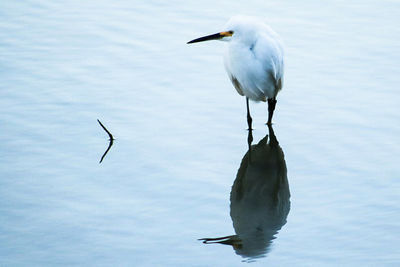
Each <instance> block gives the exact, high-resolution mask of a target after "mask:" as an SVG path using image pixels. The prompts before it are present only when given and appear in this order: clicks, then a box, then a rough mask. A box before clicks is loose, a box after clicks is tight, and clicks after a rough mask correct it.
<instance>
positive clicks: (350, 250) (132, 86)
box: [0, 0, 400, 266]
mask: <svg viewBox="0 0 400 267" xmlns="http://www.w3.org/2000/svg"><path fill="white" fill-rule="evenodd" d="M399 11H400V4H399V3H398V2H396V1H355V2H352V3H348V2H347V1H335V2H334V3H320V2H318V1H302V2H301V3H300V2H299V3H292V2H290V1H280V2H279V3H278V2H276V3H275V2H267V3H265V2H264V1H249V2H246V5H244V4H243V3H232V2H231V1H219V2H215V1H200V2H196V3H187V1H169V2H168V3H167V2H162V1H146V2H145V3H144V2H143V3H142V2H140V1H84V2H82V1H68V2H61V1H51V2H49V1H39V0H37V1H2V2H1V3H0V18H1V20H0V40H1V41H0V80H1V82H0V125H1V131H0V138H1V140H2V142H1V144H0V151H1V153H0V244H2V245H1V246H0V265H1V266H55V265H67V266H70V265H92V266H111V265H119V266H132V265H135V266H235V265H239V264H245V263H242V261H245V262H251V264H252V265H270V266H338V265H344V266H396V265H397V264H398V262H399V261H400V257H399V256H398V251H399V248H400V242H399V238H398V233H399V227H400V224H399V219H400V218H399V211H400V209H399V204H398V203H399V201H400V197H399V196H400V194H399V192H400V182H399V180H398V177H399V174H400V172H399V167H398V162H399V158H400V142H399V136H400V124H399V122H400V115H399V114H400V110H399V105H398V103H399V102H400V99H399V94H398V93H397V91H398V85H399V84H400V78H399V77H400V76H399V75H398V67H399V63H398V62H400V52H399V51H400V50H399V42H398V41H399V40H400V27H399V21H398V14H399ZM238 13H242V14H249V15H256V16H263V17H265V18H266V19H267V20H268V21H269V24H270V25H271V26H272V27H273V28H274V29H275V30H276V31H277V32H279V34H280V35H281V36H282V38H283V40H284V41H285V44H286V52H287V53H286V73H285V84H284V89H283V91H282V92H281V93H280V95H279V96H278V104H277V110H276V113H275V115H274V121H275V124H274V128H273V130H274V133H275V136H276V138H277V140H278V141H279V147H280V149H281V150H282V152H283V154H284V161H285V165H286V169H287V175H286V177H287V181H288V188H290V200H289V201H290V212H288V214H287V217H286V218H285V221H286V222H285V223H283V221H281V224H282V226H281V229H280V230H278V228H279V227H278V228H276V229H275V230H276V232H277V233H276V234H274V238H271V239H270V242H267V246H266V247H265V248H263V249H262V250H261V253H259V255H257V256H254V255H253V256H250V257H249V256H248V255H246V254H244V253H238V251H237V249H235V247H233V246H230V245H221V244H203V243H202V242H201V241H198V240H197V239H199V238H204V237H222V236H230V235H235V234H237V233H236V232H235V230H237V227H236V228H235V222H234V221H232V218H231V195H230V194H231V190H232V185H234V182H235V179H236V178H237V175H238V170H239V169H240V166H241V162H242V159H243V157H244V156H245V155H246V153H247V152H248V144H247V134H248V132H247V131H246V126H247V125H246V117H245V115H246V114H245V111H246V110H245V100H244V99H243V98H242V97H240V96H239V95H237V93H236V92H235V90H234V89H233V87H232V85H231V84H230V82H229V80H228V78H227V76H226V74H225V72H224V69H223V64H222V53H223V48H224V44H223V43H220V42H208V43H202V44H199V45H196V46H194V45H193V46H188V45H186V42H187V41H188V40H191V39H193V38H196V37H199V36H203V35H205V34H210V33H214V32H217V31H219V30H220V29H221V28H222V26H223V25H224V23H225V21H226V20H227V19H228V18H229V17H230V16H231V15H234V14H238ZM251 111H252V115H253V126H254V128H255V130H254V131H253V136H254V142H253V144H254V145H255V144H258V143H259V142H260V140H262V139H263V138H264V137H265V136H266V135H267V134H268V132H269V130H268V128H267V127H266V126H265V124H264V123H265V121H266V119H267V117H266V114H267V107H266V105H265V104H254V103H253V104H252V105H251ZM97 119H100V120H101V121H102V122H103V123H104V125H105V126H106V127H107V128H108V129H109V130H110V132H112V134H113V135H114V137H115V141H114V145H113V147H112V148H111V150H110V152H109V154H108V155H107V156H106V158H105V159H104V161H103V162H102V163H101V164H99V163H98V162H99V160H100V157H101V155H102V154H103V152H104V150H105V149H106V148H107V145H108V136H107V134H106V133H105V132H104V131H103V129H102V128H101V127H100V126H99V125H98V123H97V121H96V120H97ZM234 187H235V186H234ZM246 216H248V215H246ZM275 230H274V231H275ZM250 240H251V238H250Z"/></svg>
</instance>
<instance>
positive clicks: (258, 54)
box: [188, 16, 284, 129]
mask: <svg viewBox="0 0 400 267" xmlns="http://www.w3.org/2000/svg"><path fill="white" fill-rule="evenodd" d="M208 40H222V41H228V42H229V44H228V45H227V49H226V53H225V56H224V62H225V69H226V71H227V72H228V76H229V78H230V79H231V81H232V84H233V86H234V87H235V89H236V90H237V92H238V93H239V94H240V95H242V96H246V105H247V122H248V124H249V128H250V129H251V122H252V119H251V116H250V110H249V99H251V100H253V101H257V102H258V101H264V102H266V101H267V100H268V124H271V121H272V116H273V113H274V110H275V105H276V96H277V94H278V92H279V90H281V89H282V85H283V65H284V63H283V46H282V43H281V40H280V38H279V36H278V35H277V34H276V33H275V32H274V31H273V30H272V29H271V28H270V27H269V26H268V25H266V24H265V23H264V22H263V21H262V20H259V19H256V18H253V17H246V16H235V17H232V18H231V19H230V20H229V21H228V23H227V25H226V26H225V31H223V32H219V33H216V34H211V35H208V36H204V37H201V38H197V39H194V40H192V41H190V42H188V44H191V43H197V42H202V41H208Z"/></svg>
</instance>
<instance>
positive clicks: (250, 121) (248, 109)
mask: <svg viewBox="0 0 400 267" xmlns="http://www.w3.org/2000/svg"><path fill="white" fill-rule="evenodd" d="M246 106H247V125H248V126H249V130H252V129H253V128H252V127H251V123H252V122H253V119H252V118H251V116H250V108H249V98H248V97H246Z"/></svg>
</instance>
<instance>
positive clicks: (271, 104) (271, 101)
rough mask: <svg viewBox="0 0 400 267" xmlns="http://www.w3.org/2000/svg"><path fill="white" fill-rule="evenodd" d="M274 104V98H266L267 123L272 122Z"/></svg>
mask: <svg viewBox="0 0 400 267" xmlns="http://www.w3.org/2000/svg"><path fill="white" fill-rule="evenodd" d="M275 106H276V98H275V97H274V98H268V122H267V124H268V125H271V124H272V116H273V115H274V110H275Z"/></svg>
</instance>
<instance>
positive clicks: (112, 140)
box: [97, 119, 114, 163]
mask: <svg viewBox="0 0 400 267" xmlns="http://www.w3.org/2000/svg"><path fill="white" fill-rule="evenodd" d="M97 121H98V122H99V124H100V126H101V128H103V129H104V131H106V133H107V134H108V136H109V137H110V139H108V140H109V141H110V143H109V144H108V147H107V150H106V152H104V154H103V156H101V159H100V162H99V163H101V162H102V161H103V159H104V157H105V156H106V155H107V153H108V151H109V150H110V148H111V147H112V145H113V143H114V137H113V135H112V134H111V133H110V132H109V131H108V130H107V128H106V127H105V126H104V125H103V124H102V123H101V121H100V120H99V119H97Z"/></svg>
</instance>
